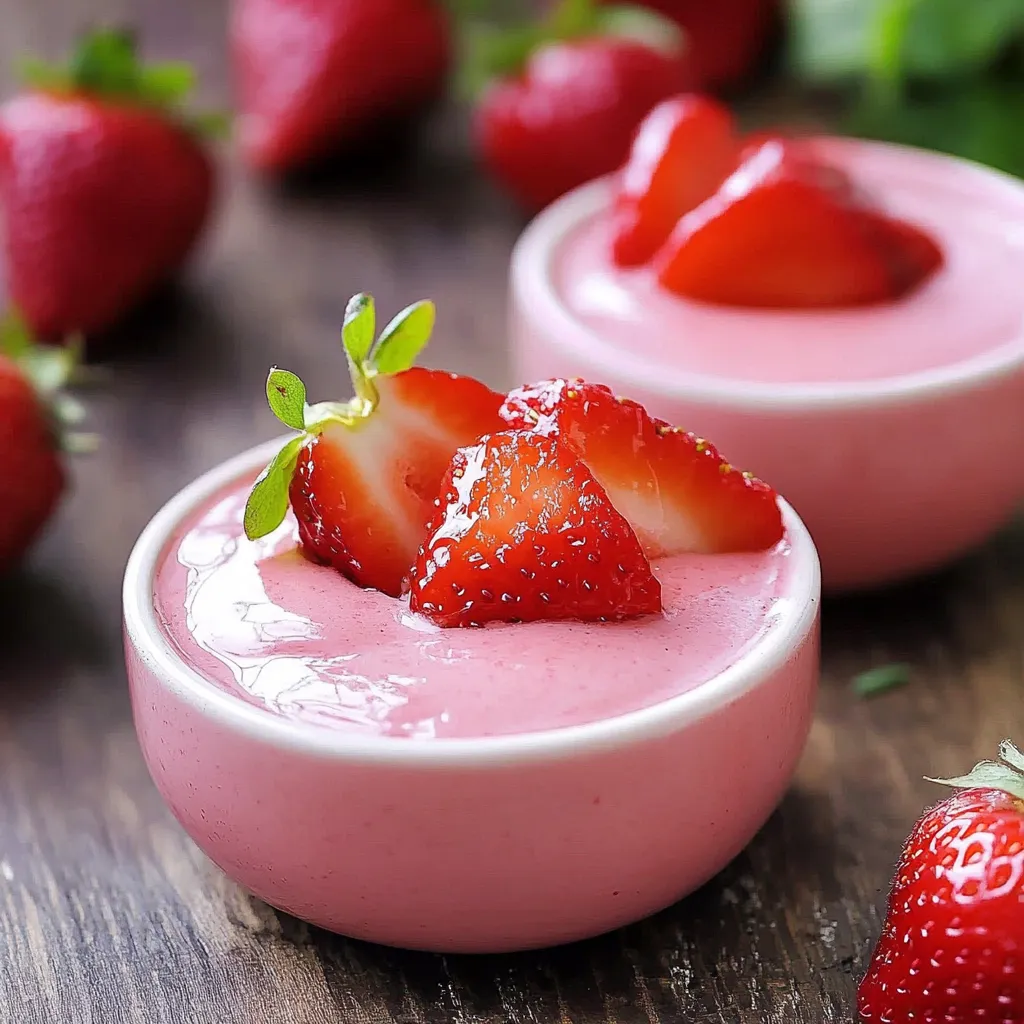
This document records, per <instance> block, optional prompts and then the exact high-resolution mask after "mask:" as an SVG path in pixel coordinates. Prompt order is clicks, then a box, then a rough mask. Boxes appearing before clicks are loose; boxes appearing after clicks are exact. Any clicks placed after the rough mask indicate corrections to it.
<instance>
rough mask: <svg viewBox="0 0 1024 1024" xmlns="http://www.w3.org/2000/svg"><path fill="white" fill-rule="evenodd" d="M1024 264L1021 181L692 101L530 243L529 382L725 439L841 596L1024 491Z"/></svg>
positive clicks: (906, 568)
mask: <svg viewBox="0 0 1024 1024" xmlns="http://www.w3.org/2000/svg"><path fill="white" fill-rule="evenodd" d="M1022 257H1024V188H1022V187H1021V186H1020V184H1019V183H1017V182H1015V181H1011V180H1010V179H1008V178H1005V177H1003V176H1001V175H999V174H997V173H995V172H991V171H987V170H984V169H982V168H980V167H976V166H973V165H969V164H966V163H964V162H961V161H956V160H953V159H951V158H948V157H944V156H940V155H937V154H931V153H925V152H922V151H916V150H911V149H906V148H902V147H895V146H888V145H883V144H878V143H867V142H860V141H855V140H849V139H838V138H813V139H799V140H789V139H784V138H780V137H773V136H763V137H760V138H756V139H754V138H748V139H744V138H742V137H741V136H740V135H739V134H738V133H737V131H736V129H735V126H734V125H733V122H732V119H731V117H730V116H729V114H728V112H727V111H725V110H724V108H722V107H720V106H719V105H718V104H717V103H714V102H713V101H710V100H705V99H702V98H699V97H681V98H677V99H675V100H672V101H668V102H667V103H665V104H663V105H662V106H661V107H659V108H656V109H655V111H653V112H652V114H651V115H650V117H649V118H648V120H647V122H645V124H644V125H643V126H641V129H640V131H639V133H638V135H637V139H636V143H635V145H634V150H633V154H632V156H631V159H630V162H629V163H628V164H627V166H626V167H625V168H624V170H623V173H622V174H621V175H620V176H618V177H616V178H613V179H602V180H600V181H598V182H594V183H592V184H591V185H588V186H585V187H584V188H583V189H580V190H578V191H577V192H575V193H573V194H572V195H570V196H568V197H566V198H565V199H563V200H561V201H560V202H559V203H556V204H555V205H554V206H552V207H550V208H549V209H548V210H547V211H546V212H545V213H544V214H542V215H541V216H540V217H539V218H538V219H537V220H536V221H535V222H534V223H533V224H532V225H531V226H530V228H529V229H528V230H527V232H526V234H525V235H524V236H523V238H522V240H521V241H520V244H519V246H518V247H517V251H516V253H515V256H514V258H513V274H512V286H513V295H512V305H513V315H512V339H513V350H514V362H515V367H516V373H517V375H521V376H523V377H526V378H535V377H543V376H550V375H557V374H566V373H580V374H584V375H588V376H593V377H596V378H599V379H602V380H605V381H608V382H609V383H610V384H611V385H612V386H613V387H614V388H615V389H616V390H619V391H621V392H623V393H625V394H628V395H630V396H631V397H633V398H636V399H638V400H640V401H642V402H643V403H644V405H645V406H647V407H648V408H649V409H650V410H651V411H652V412H653V413H656V414H657V415H660V416H664V417H666V418H667V419H670V420H672V421H673V422H676V423H681V424H683V425H685V426H686V427H687V428H688V429H690V430H694V431H697V432H699V433H703V434H706V435H708V436H710V437H713V438H715V440H716V442H717V443H719V444H721V445H722V446H723V447H724V448H725V450H727V451H728V452H729V454H730V456H731V457H733V458H735V459H737V460H740V461H741V462H742V463H743V464H744V465H746V466H749V467H750V468H751V469H753V470H754V471H755V472H757V473H759V474H760V475H763V476H765V477H767V478H769V479H771V480H772V481H773V483H774V484H775V485H776V486H777V487H779V489H780V491H781V493H783V494H784V495H785V496H786V497H787V498H788V499H789V500H790V501H792V502H793V503H794V505H795V506H796V508H797V510H798V511H799V512H800V513H801V515H802V516H803V518H804V519H805V521H806V522H807V523H808V526H809V527H810V529H811V532H812V535H813V536H814V537H815V540H816V542H817V544H818V547H819V551H820V553H821V557H822V566H823V574H824V580H825V584H826V586H829V587H831V588H833V589H844V588H849V587H861V586H865V585H871V584H877V583H880V582H885V581H887V580H891V579H896V578H899V577H902V576H906V575H908V574H910V573H913V572H917V571H921V570H923V569H928V568H932V567H934V566H936V565H938V564H940V563H942V562H943V561H945V560H946V559H948V558H950V557H951V556H953V555H955V554H958V553H960V552H962V551H963V550H965V549H966V548H968V547H970V546H971V545H973V544H975V543H977V542H979V541H980V540H982V539H983V538H984V537H985V536H986V535H988V534H989V533H990V532H992V530H994V529H995V528H997V527H998V526H999V525H1000V524H1001V523H1002V522H1003V521H1004V520H1005V519H1006V518H1007V517H1008V516H1009V515H1010V514H1011V513H1012V511H1013V509H1014V507H1015V506H1016V504H1017V502H1018V501H1019V500H1020V498H1021V496H1022V494H1024V472H1022V470H1024V465H1022V464H1021V460H1020V456H1019V443H1018V439H1019V437H1020V436H1021V431H1022V430H1024V294H1022V293H1021V290H1020V288H1019V286H1018V282H1017V280H1016V277H1015V274H1014V270H1013V268H1014V267H1015V266H1016V265H1018V264H1019V263H1020V261H1021V259H1022ZM966 423H970V430H969V431H963V432H961V431H959V430H958V429H957V427H956V425H957V424H966ZM952 481H957V482H958V485H957V486H952V487H951V486H950V483H951V482H952Z"/></svg>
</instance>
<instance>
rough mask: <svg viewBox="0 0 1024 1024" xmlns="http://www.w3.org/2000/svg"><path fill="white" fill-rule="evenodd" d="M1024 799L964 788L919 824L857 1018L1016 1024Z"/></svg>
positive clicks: (1021, 974)
mask: <svg viewBox="0 0 1024 1024" xmlns="http://www.w3.org/2000/svg"><path fill="white" fill-rule="evenodd" d="M1022 910H1024V801H1022V800H1021V799H1019V798H1017V797H1015V796H1011V795H1010V794H1008V793H1005V792H1002V791H1001V790H995V789H989V788H975V789H968V790H965V791H963V792H960V793H958V794H957V795H956V796H954V797H951V798H950V799H948V800H945V801H943V802H942V803H941V804H939V805H938V806H937V807H935V808H933V809H932V810H931V811H929V812H928V813H927V814H925V815H924V817H923V818H922V819H921V820H920V821H919V822H918V824H917V826H916V828H915V829H914V832H913V834H912V835H911V836H910V838H909V840H908V841H907V845H906V847H905V848H904V851H903V854H902V857H901V859H900V863H899V866H898V867H897V870H896V877H895V881H894V882H893V887H892V892H891V895H890V897H889V909H888V914H887V917H886V921H885V925H884V928H883V930H882V936H881V938H880V940H879V943H878V947H877V949H876V950H875V953H874V956H873V958H872V961H871V966H870V968H869V969H868V973H867V976H866V977H865V978H864V980H863V982H862V983H861V985H860V990H859V993H858V1009H859V1011H860V1018H861V1020H863V1021H872V1022H875V1024H889V1022H893V1024H895V1022H897V1021H936V1022H938V1021H941V1022H943V1024H967V1022H968V1021H970V1022H971V1024H985V1022H987V1021H990V1022H992V1024H997V1022H998V1024H1019V1022H1020V1021H1024V932H1022V923H1021V913H1022Z"/></svg>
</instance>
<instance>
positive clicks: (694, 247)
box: [655, 141, 919, 309]
mask: <svg viewBox="0 0 1024 1024" xmlns="http://www.w3.org/2000/svg"><path fill="white" fill-rule="evenodd" d="M877 225H878V217H877V214H876V213H875V212H874V211H871V210H867V209H865V208H864V207H863V206H861V205H859V204H858V202H857V200H856V197H855V196H854V195H853V193H852V190H851V188H850V186H849V183H848V182H847V181H846V179H845V178H844V177H843V176H842V175H841V174H840V173H839V172H838V171H835V170H834V169H832V168H827V167H822V166H819V165H817V164H815V163H812V162H810V161H808V160H807V159H806V158H805V155H804V151H803V150H802V149H801V148H800V147H795V146H792V145H791V144H789V143H786V142H782V141H774V142H769V143H767V144H765V145H764V146H762V147H761V149H759V150H758V151H757V152H756V153H755V154H753V155H752V156H751V157H750V158H749V159H748V160H747V161H745V162H744V163H743V164H742V165H741V166H740V168H739V169H738V170H737V171H736V173H735V174H733V175H732V177H730V178H729V179H728V180H727V181H726V182H725V184H723V186H722V187H721V189H720V190H719V191H718V192H717V193H716V194H715V195H714V196H712V197H711V198H710V199H709V200H707V202H705V203H703V204H702V205H701V206H699V207H698V208H697V209H695V210H692V211H691V212H690V213H688V214H687V215H686V216H684V217H683V218H682V220H680V222H679V224H678V226H677V227H676V230H675V232H674V233H673V235H672V237H671V238H670V239H669V240H668V242H667V243H666V244H665V247H664V248H663V250H662V252H661V253H660V254H659V255H658V256H657V257H656V260H655V265H656V268H657V271H658V277H659V280H660V281H661V283H662V284H663V285H664V286H665V287H666V288H668V289H670V290H671V291H674V292H676V293H678V294H679V295H683V296H686V297H688V298H691V299H698V300H701V301H704V302H716V303H722V304H725V305H730V306H753V307H764V308H770V307H775V308H787V309H794V308H821V307H836V306H857V305H864V304H869V303H874V302H883V301H887V300H892V299H895V298H898V297H899V296H900V295H902V294H903V293H904V292H905V291H906V290H907V287H908V284H909V285H912V284H917V283H919V279H918V278H915V279H913V280H912V281H909V282H908V280H907V275H906V274H905V273H894V272H893V254H892V253H891V252H890V251H888V249H887V248H886V246H885V245H884V244H880V236H879V231H878V226H877ZM895 240H896V236H895V234H893V235H892V236H891V238H890V239H889V241H890V243H891V242H893V241H895Z"/></svg>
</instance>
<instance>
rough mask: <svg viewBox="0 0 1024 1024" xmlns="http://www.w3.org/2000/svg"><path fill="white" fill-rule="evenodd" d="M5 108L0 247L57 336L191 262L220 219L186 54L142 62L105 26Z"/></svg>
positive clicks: (23, 292) (15, 286)
mask: <svg viewBox="0 0 1024 1024" xmlns="http://www.w3.org/2000/svg"><path fill="white" fill-rule="evenodd" d="M23 75H24V81H25V86H26V87H25V89H23V91H21V92H20V93H19V94H17V95H16V96H14V97H13V98H12V99H10V100H8V101H7V102H6V103H4V104H3V105H2V106H0V213H2V216H0V225H2V228H0V231H2V235H0V245H2V254H3V258H4V262H5V264H6V268H7V288H8V292H9V294H10V296H11V299H12V301H13V302H14V303H15V304H16V305H17V307H18V308H19V310H20V312H21V315H22V316H23V317H24V318H25V320H26V321H27V322H28V324H29V325H30V326H31V328H32V330H33V332H34V333H35V334H36V335H37V336H39V337H42V338H45V339H47V340H59V339H61V338H63V337H65V336H67V335H69V334H72V333H76V332H78V333H83V334H86V335H94V334H97V333H101V332H103V331H105V330H106V329H107V328H109V327H111V326H112V325H113V324H114V323H115V322H116V321H117V320H119V319H120V318H121V317H122V316H123V315H124V314H126V313H127V312H128V311H129V310H131V309H132V308H133V307H134V306H136V305H137V304H138V303H139V302H140V301H141V300H142V299H144V298H145V297H146V296H147V295H148V294H149V293H150V292H151V291H152V290H153V289H154V288H155V287H156V286H157V285H159V284H161V283H162V282H163V281H164V280H166V279H167V278H169V277H170V276H172V275H173V274H174V273H175V272H176V271H177V270H178V269H179V268H180V267H181V265H182V264H183V263H184V262H185V260H186V258H187V256H188V255H189V253H190V252H191V250H192V249H193V247H194V245H195V243H196V241H197V239H198V237H199V235H200V233H201V230H202V228H203V226H204V224H205V222H206V220H207V217H208V214H209V211H210V206H211V203H212V196H213V179H214V172H213V166H212V164H211V162H210V160H209V158H208V157H207V155H206V153H205V151H204V148H203V145H202V139H203V137H204V136H206V135H208V134H210V133H213V132H216V131H219V130H221V128H222V124H221V121H222V119H219V118H216V117H210V116H207V117H201V116H193V115H192V114H190V113H189V111H188V110H187V108H186V100H187V98H188V95H189V93H190V92H191V89H192V87H193V85H194V82H195V75H194V73H193V71H192V69H191V68H190V67H189V66H188V65H186V64H177V63H163V64H143V63H141V62H140V61H139V59H138V55H137V50H136V43H135V39H134V37H133V36H132V35H131V34H130V33H128V32H124V31H118V30H113V29H105V30H101V31H96V32H92V33H90V34H88V35H86V36H84V37H83V38H82V40H81V41H80V43H79V45H78V47H77V49H76V51H75V53H74V54H73V56H72V57H71V59H70V61H69V62H68V63H67V64H64V65H50V64H46V63H43V62H41V61H38V60H30V61H26V62H25V63H24V65H23Z"/></svg>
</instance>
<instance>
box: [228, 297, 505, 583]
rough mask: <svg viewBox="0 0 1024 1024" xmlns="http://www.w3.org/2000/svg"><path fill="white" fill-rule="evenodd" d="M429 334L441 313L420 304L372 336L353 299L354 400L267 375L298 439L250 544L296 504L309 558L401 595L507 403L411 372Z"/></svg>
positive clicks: (273, 469)
mask: <svg viewBox="0 0 1024 1024" xmlns="http://www.w3.org/2000/svg"><path fill="white" fill-rule="evenodd" d="M433 326H434V306H433V303H431V302H417V303H414V304H413V305H411V306H409V307H408V308H406V309H404V310H402V312H401V313H399V314H398V315H397V316H396V317H395V318H394V319H393V320H392V321H391V322H390V323H389V324H388V325H387V326H386V327H385V328H384V330H383V331H381V332H380V335H379V336H376V318H375V307H374V301H373V299H372V297H371V296H369V295H364V294H360V295H356V296H354V297H353V298H352V299H351V301H350V302H349V304H348V308H347V310H346V314H345V321H344V326H343V328H342V341H343V344H344V346H345V353H346V356H347V358H348V363H349V368H350V371H351V374H352V384H353V388H354V390H355V395H354V397H353V398H351V399H350V400H349V401H344V402H334V401H329V402H320V403H318V404H316V405H309V404H308V403H307V402H306V388H305V385H304V384H303V382H302V381H301V380H300V379H299V378H298V377H297V376H295V374H293V373H289V372H287V371H285V370H279V369H273V370H271V371H270V376H269V377H268V379H267V398H268V400H269V402H270V408H271V409H272V410H273V412H274V414H275V415H276V416H277V418H278V419H279V420H281V422H282V423H284V425H285V426H287V427H291V428H292V429H293V430H296V431H298V433H296V435H295V436H294V437H292V438H291V439H290V440H289V441H288V442H287V443H286V444H285V445H284V446H283V447H282V449H281V451H280V452H278V454H277V456H276V457H275V458H274V460H273V461H272V462H271V463H270V465H269V466H268V467H267V469H266V471H265V472H264V473H263V475H262V476H261V477H260V478H259V480H258V481H257V482H256V485H255V486H254V488H253V491H252V494H251V495H250V497H249V501H248V505H247V507H246V511H245V531H246V534H247V536H249V537H250V538H251V539H255V538H258V537H262V536H264V535H266V534H268V533H270V532H271V531H273V530H275V529H276V528H277V527H278V526H279V525H280V524H281V522H282V521H283V520H284V517H285V514H286V513H287V510H288V506H289V504H290V505H291V507H292V510H293V511H294V513H295V517H296V519H297V520H298V524H299V536H300V539H301V542H302V546H303V548H304V549H305V551H306V552H307V553H308V554H309V555H310V556H312V557H313V558H314V559H316V560H318V561H321V562H324V563H326V564H329V565H332V566H334V567H335V568H336V569H338V570H340V571H341V572H342V573H344V574H345V575H346V576H347V577H348V578H349V579H351V580H352V581H353V582H354V583H356V584H358V585H359V586H361V587H372V588H374V589H377V590H380V591H383V592H384V593H386V594H390V595H392V596H397V595H398V594H399V593H400V592H401V589H402V583H403V580H404V579H405V577H406V576H407V575H408V573H409V568H410V566H411V565H412V563H413V561H414V559H415V557H416V552H417V550H418V548H419V546H420V542H421V540H422V537H423V530H424V525H425V523H426V522H427V520H428V519H429V518H430V516H431V514H432V512H433V510H434V500H435V499H436V498H437V493H438V488H439V487H440V485H441V480H442V478H443V477H444V475H445V472H446V471H447V469H448V465H449V463H450V462H451V460H452V457H453V456H454V454H455V452H456V450H457V449H458V448H460V447H461V446H463V445H467V444H472V443H473V442H475V441H476V439H477V438H479V437H480V436H481V435H482V434H486V433H488V432H492V431H495V430H500V429H501V428H502V425H503V424H502V421H501V419H500V418H499V417H498V408H499V406H500V405H501V401H502V397H501V395H499V394H497V393H496V392H494V391H491V390H490V388H488V387H486V386H485V385H483V384H481V383H479V382H478V381H476V380H473V379H472V378H470V377H460V376H458V375H456V374H453V373H446V372H444V371H442V370H426V369H422V368H419V367H414V366H413V365H412V364H413V362H414V361H415V359H416V357H417V356H418V355H419V353H420V351H421V350H422V349H423V347H424V346H425V345H426V344H427V342H428V340H429V338H430V335H431V332H432V330H433Z"/></svg>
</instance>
